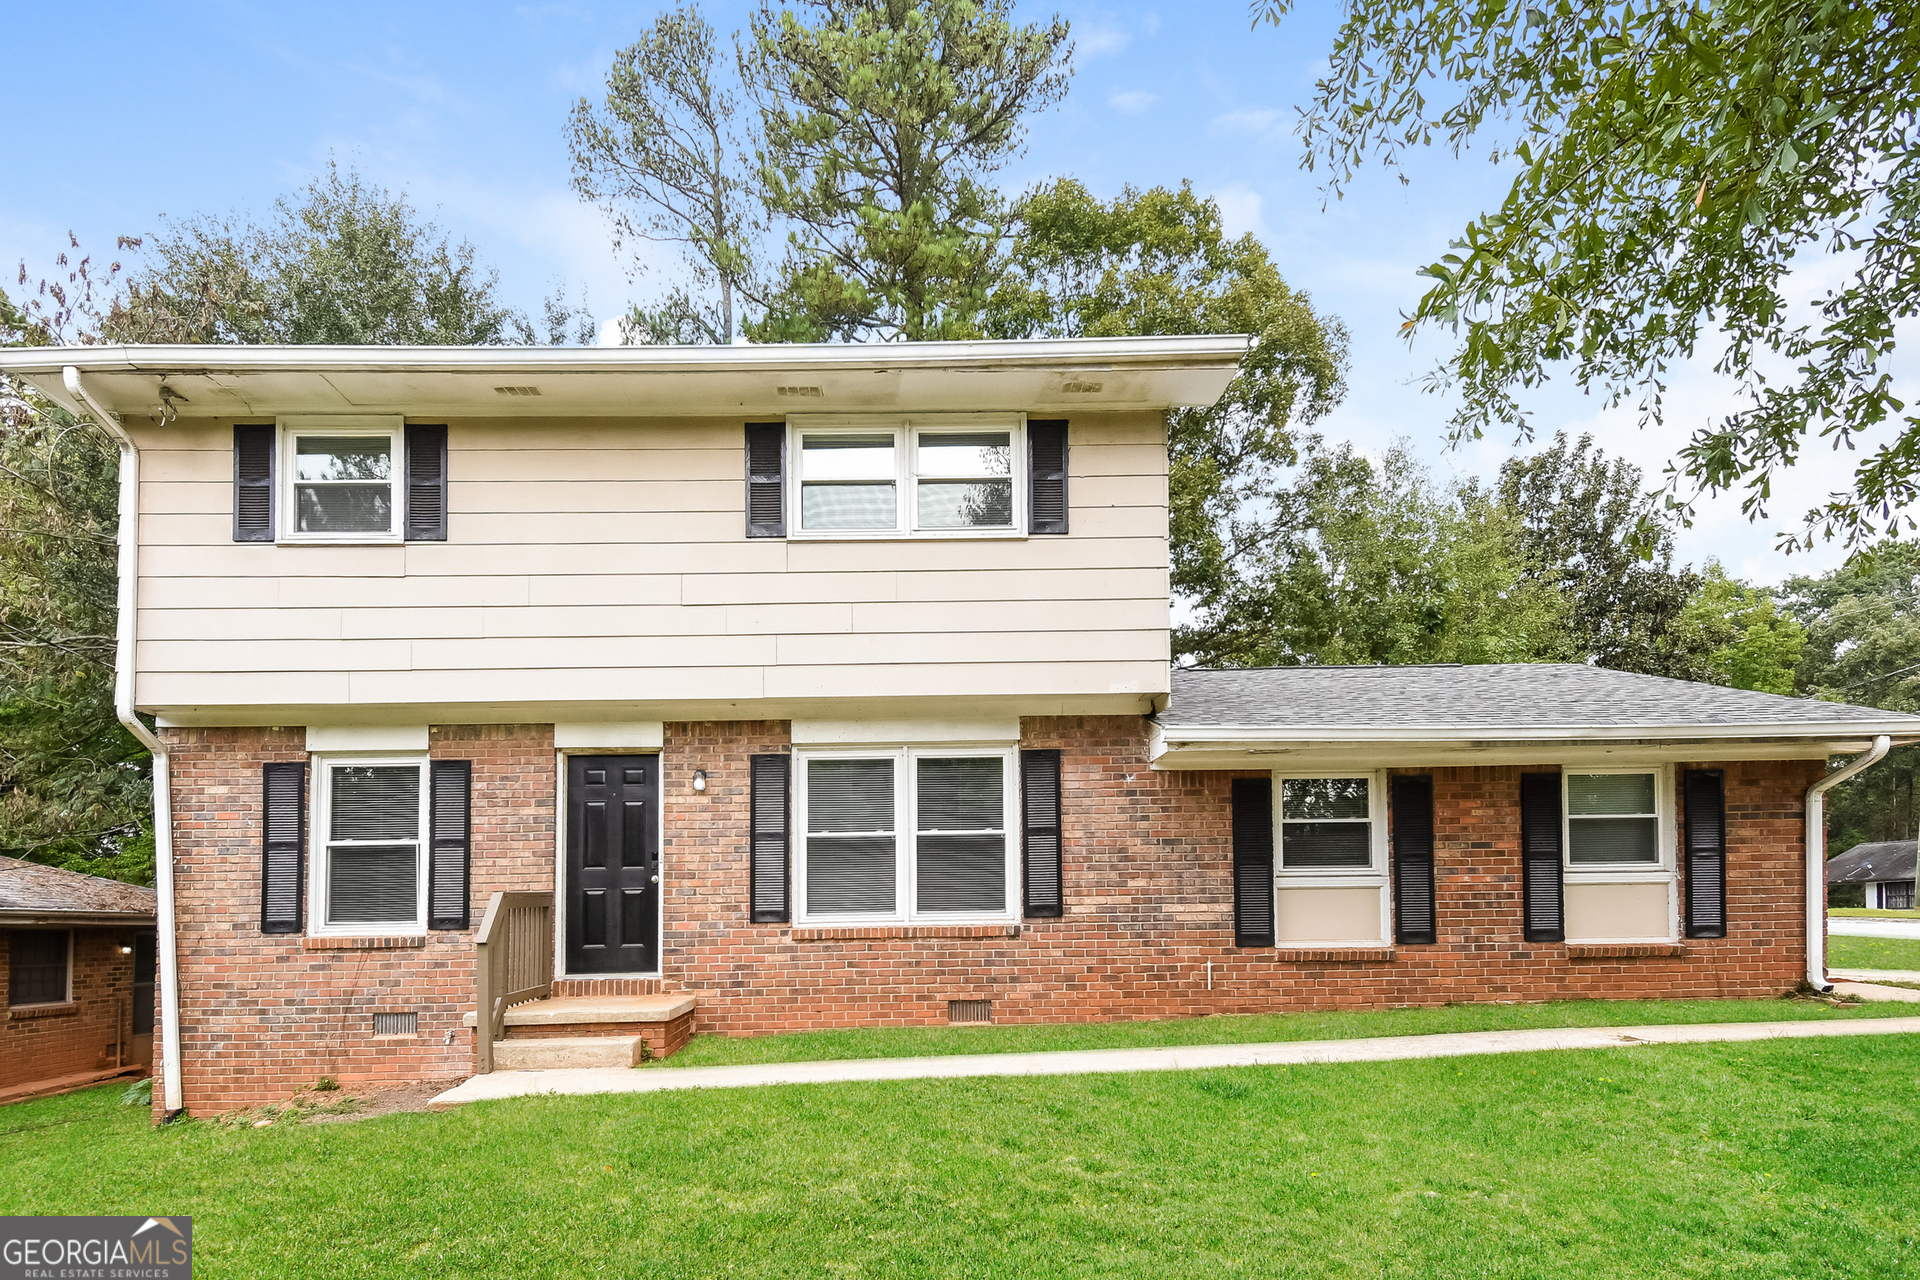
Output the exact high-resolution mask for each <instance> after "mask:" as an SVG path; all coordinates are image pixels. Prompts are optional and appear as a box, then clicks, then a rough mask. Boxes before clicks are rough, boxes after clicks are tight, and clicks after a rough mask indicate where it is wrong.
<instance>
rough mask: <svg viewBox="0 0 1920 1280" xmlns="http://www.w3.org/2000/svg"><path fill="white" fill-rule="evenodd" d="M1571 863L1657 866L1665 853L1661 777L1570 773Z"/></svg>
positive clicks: (1652, 774)
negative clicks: (1663, 851)
mask: <svg viewBox="0 0 1920 1280" xmlns="http://www.w3.org/2000/svg"><path fill="white" fill-rule="evenodd" d="M1564 777H1565V779H1566V784H1565V785H1566V789H1567V804H1566V815H1567V841H1566V847H1567V865H1568V866H1570V867H1574V868H1580V867H1636V866H1637V867H1654V866H1658V865H1659V864H1660V861H1661V857H1660V852H1661V851H1660V775H1659V774H1658V773H1655V772H1653V771H1651V770H1641V771H1633V772H1624V771H1613V772H1607V773H1571V772H1570V773H1567V774H1565V775H1564Z"/></svg>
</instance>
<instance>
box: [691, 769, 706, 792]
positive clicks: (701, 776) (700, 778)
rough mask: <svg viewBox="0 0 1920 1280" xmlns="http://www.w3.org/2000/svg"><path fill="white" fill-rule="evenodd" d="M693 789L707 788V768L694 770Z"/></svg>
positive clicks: (702, 789) (703, 789) (701, 789)
mask: <svg viewBox="0 0 1920 1280" xmlns="http://www.w3.org/2000/svg"><path fill="white" fill-rule="evenodd" d="M693 789H694V790H695V791H705V790H706V789H707V771H706V770H705V769H695V770H694V771H693Z"/></svg>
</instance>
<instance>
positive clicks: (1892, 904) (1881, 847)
mask: <svg viewBox="0 0 1920 1280" xmlns="http://www.w3.org/2000/svg"><path fill="white" fill-rule="evenodd" d="M1916 849H1920V841H1916V840H1875V841H1871V842H1869V843H1867V844H1857V845H1855V846H1853V848H1851V849H1849V850H1847V851H1846V852H1845V853H1841V854H1835V855H1834V856H1833V857H1832V858H1829V859H1828V860H1827V884H1829V885H1836V884H1857V885H1860V886H1861V887H1862V888H1863V889H1864V890H1865V902H1864V905H1865V906H1868V907H1871V908H1875V909H1878V910H1881V911H1911V910H1913V906H1914V903H1913V882H1914V862H1915V855H1914V851H1915V850H1916Z"/></svg>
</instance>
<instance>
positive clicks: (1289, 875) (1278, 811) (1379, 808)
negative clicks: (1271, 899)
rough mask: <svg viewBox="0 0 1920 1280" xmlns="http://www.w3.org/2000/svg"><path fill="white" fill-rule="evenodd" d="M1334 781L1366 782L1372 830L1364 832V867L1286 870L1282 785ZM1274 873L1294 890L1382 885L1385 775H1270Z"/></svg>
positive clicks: (1369, 772) (1368, 772) (1365, 772)
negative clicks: (1271, 779)
mask: <svg viewBox="0 0 1920 1280" xmlns="http://www.w3.org/2000/svg"><path fill="white" fill-rule="evenodd" d="M1321 778H1327V779H1334V778H1365V779H1366V780H1367V821H1368V823H1370V824H1371V830H1369V831H1368V833H1367V836H1368V838H1367V854H1368V863H1367V865H1366V866H1364V867H1352V868H1335V867H1303V868H1301V869H1299V870H1296V871H1289V870H1287V867H1286V844H1285V840H1286V819H1285V817H1283V816H1282V815H1283V814H1284V813H1285V812H1286V799H1285V784H1286V783H1288V782H1299V781H1301V780H1303V779H1304V780H1308V781H1311V780H1315V779H1321ZM1334 821H1352V822H1357V821H1359V819H1357V818H1353V819H1334ZM1273 870H1274V875H1275V877H1276V878H1277V879H1278V880H1279V881H1280V883H1281V884H1283V885H1288V886H1291V887H1293V888H1296V889H1350V888H1354V887H1357V886H1366V885H1374V884H1385V883H1386V881H1387V800H1386V775H1385V774H1384V773H1381V772H1378V771H1375V770H1370V769H1360V770H1334V771H1329V770H1313V769H1305V770H1290V771H1288V772H1285V773H1279V772H1276V773H1275V774H1274V775H1273Z"/></svg>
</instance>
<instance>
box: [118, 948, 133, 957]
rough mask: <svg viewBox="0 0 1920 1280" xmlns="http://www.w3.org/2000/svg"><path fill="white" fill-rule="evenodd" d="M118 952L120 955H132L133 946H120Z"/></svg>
mask: <svg viewBox="0 0 1920 1280" xmlns="http://www.w3.org/2000/svg"><path fill="white" fill-rule="evenodd" d="M120 954H121V955H123V956H130V955H132V954H133V948H132V947H122V948H120Z"/></svg>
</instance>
